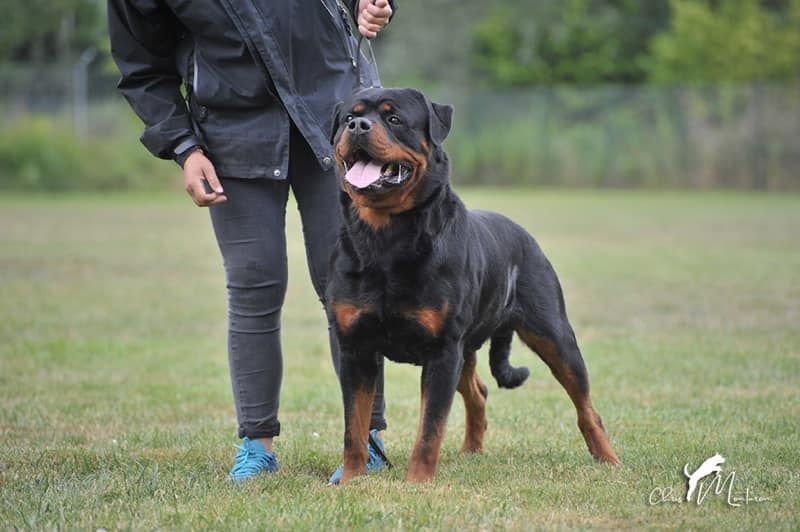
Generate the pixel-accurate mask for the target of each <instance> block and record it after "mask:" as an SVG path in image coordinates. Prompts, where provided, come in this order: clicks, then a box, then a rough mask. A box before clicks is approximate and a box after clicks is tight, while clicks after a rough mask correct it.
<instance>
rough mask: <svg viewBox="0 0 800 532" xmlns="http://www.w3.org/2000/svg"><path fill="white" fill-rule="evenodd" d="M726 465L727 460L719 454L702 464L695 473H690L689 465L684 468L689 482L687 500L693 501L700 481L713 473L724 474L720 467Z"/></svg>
mask: <svg viewBox="0 0 800 532" xmlns="http://www.w3.org/2000/svg"><path fill="white" fill-rule="evenodd" d="M724 463H725V459H724V458H723V457H722V456H720V455H719V454H715V455H714V456H712V457H711V458H708V459H707V460H706V461H705V462H703V463H702V464H700V467H698V468H697V469H696V470H695V471H694V473H689V464H686V465H685V466H683V474H684V475H686V478H687V479H688V480H689V487H688V488H687V489H686V500H687V501H690V500H692V494H693V493H694V490H695V488H697V483H698V482H699V481H700V479H702V478H705V477H707V476H708V475H710V474H712V473H716V474H717V475H719V474H720V473H722V468H721V467H720V465H721V464H724Z"/></svg>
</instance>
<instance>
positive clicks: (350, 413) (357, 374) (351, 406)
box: [339, 352, 379, 483]
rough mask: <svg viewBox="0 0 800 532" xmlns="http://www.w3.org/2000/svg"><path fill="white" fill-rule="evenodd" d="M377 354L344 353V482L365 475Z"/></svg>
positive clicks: (341, 380) (342, 383)
mask: <svg viewBox="0 0 800 532" xmlns="http://www.w3.org/2000/svg"><path fill="white" fill-rule="evenodd" d="M377 356H378V355H375V356H373V357H359V358H356V356H355V355H354V354H353V353H346V352H343V353H342V367H341V373H340V379H339V380H340V383H341V386H342V398H343V400H344V473H343V474H342V479H341V480H340V482H341V483H345V482H347V481H348V480H350V479H351V478H353V477H355V476H358V475H363V474H364V473H366V467H367V459H368V453H367V440H368V439H369V423H370V417H371V413H372V402H373V400H374V398H375V381H376V377H377V375H378V370H379V364H378V359H377Z"/></svg>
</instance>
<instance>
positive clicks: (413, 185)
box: [331, 88, 453, 214]
mask: <svg viewBox="0 0 800 532" xmlns="http://www.w3.org/2000/svg"><path fill="white" fill-rule="evenodd" d="M452 115H453V108H452V107H451V106H449V105H439V104H437V103H433V102H431V101H430V100H429V99H428V98H427V97H426V96H425V95H424V94H422V93H421V92H419V91H417V90H414V89H381V88H373V89H364V90H361V91H359V92H356V93H355V94H353V96H351V97H350V99H349V100H347V101H345V102H341V103H339V104H338V105H337V106H336V108H335V109H334V112H333V122H332V125H331V142H332V143H333V147H334V155H335V158H336V170H337V173H338V175H339V179H340V183H341V187H342V190H344V192H346V193H347V195H348V196H350V198H351V199H352V201H353V203H354V204H355V205H356V206H357V207H359V208H362V207H364V208H369V209H374V210H379V211H383V212H386V213H390V214H397V213H400V212H404V211H407V210H410V209H412V208H413V207H414V205H417V204H419V203H420V202H422V201H424V200H425V199H426V198H428V197H429V196H431V195H432V194H435V193H436V191H437V190H439V189H441V187H442V186H443V185H444V184H446V183H447V180H448V175H449V164H448V161H447V156H446V154H445V153H444V151H443V150H442V141H444V139H445V137H446V136H447V134H448V133H449V131H450V122H451V118H452Z"/></svg>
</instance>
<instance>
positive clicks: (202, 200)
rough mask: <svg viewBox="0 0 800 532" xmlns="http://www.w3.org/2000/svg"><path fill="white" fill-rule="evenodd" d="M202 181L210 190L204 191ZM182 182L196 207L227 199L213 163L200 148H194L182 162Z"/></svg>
mask: <svg viewBox="0 0 800 532" xmlns="http://www.w3.org/2000/svg"><path fill="white" fill-rule="evenodd" d="M203 181H207V182H208V185H209V186H210V187H211V192H210V193H209V192H206V188H205V186H204V185H203ZM183 183H184V186H185V187H186V192H188V193H189V196H191V197H192V201H194V202H195V204H197V206H198V207H208V206H209V205H216V204H217V203H222V202H224V201H227V200H228V198H227V197H226V196H225V192H224V191H223V190H222V185H221V184H220V182H219V179H218V178H217V172H216V170H214V165H213V164H211V161H209V160H208V157H206V156H205V154H204V153H203V151H202V150H195V151H193V152H192V153H191V154H189V157H187V159H186V161H184V163H183Z"/></svg>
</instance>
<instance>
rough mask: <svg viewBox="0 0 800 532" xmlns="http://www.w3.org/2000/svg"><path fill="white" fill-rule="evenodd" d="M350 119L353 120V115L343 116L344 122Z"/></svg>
mask: <svg viewBox="0 0 800 532" xmlns="http://www.w3.org/2000/svg"><path fill="white" fill-rule="evenodd" d="M351 120H353V115H347V116H346V117H344V121H345V122H350V121H351Z"/></svg>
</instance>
